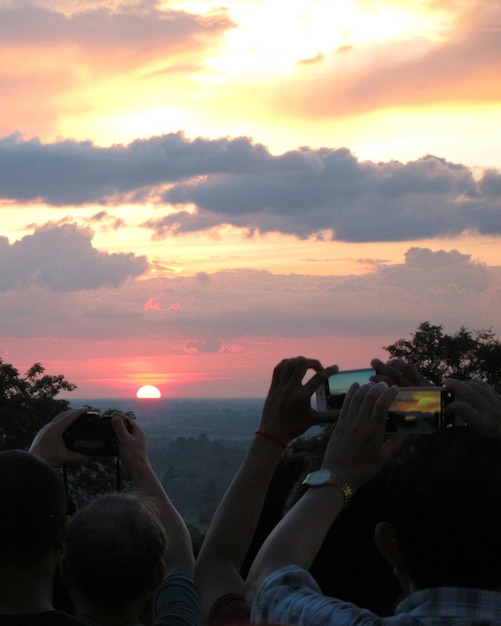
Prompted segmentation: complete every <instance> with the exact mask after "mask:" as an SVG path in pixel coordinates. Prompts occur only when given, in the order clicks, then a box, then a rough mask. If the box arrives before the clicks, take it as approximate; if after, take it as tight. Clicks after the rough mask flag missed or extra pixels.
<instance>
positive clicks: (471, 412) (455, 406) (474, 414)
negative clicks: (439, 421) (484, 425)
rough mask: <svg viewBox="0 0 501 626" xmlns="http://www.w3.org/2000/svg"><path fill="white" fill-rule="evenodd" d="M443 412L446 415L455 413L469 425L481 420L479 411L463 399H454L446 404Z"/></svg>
mask: <svg viewBox="0 0 501 626" xmlns="http://www.w3.org/2000/svg"><path fill="white" fill-rule="evenodd" d="M445 413H446V415H455V416H457V417H459V418H460V419H462V420H464V421H465V422H467V423H468V424H471V425H475V424H478V423H479V422H481V421H482V420H481V416H480V413H479V412H478V411H477V410H476V409H475V408H474V407H472V405H471V404H469V403H468V402H465V401H463V400H454V402H451V403H450V404H448V405H447V408H446V409H445Z"/></svg>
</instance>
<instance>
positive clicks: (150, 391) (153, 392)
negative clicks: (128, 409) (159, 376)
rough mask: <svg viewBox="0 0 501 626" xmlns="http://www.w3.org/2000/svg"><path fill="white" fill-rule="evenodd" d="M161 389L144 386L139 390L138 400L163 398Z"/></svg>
mask: <svg viewBox="0 0 501 626" xmlns="http://www.w3.org/2000/svg"><path fill="white" fill-rule="evenodd" d="M161 397H162V394H161V393H160V389H159V388H158V387H155V386H154V385H143V386H142V387H140V388H139V389H138V390H137V393H136V398H140V399H144V398H161Z"/></svg>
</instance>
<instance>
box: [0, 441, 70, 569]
mask: <svg viewBox="0 0 501 626" xmlns="http://www.w3.org/2000/svg"><path fill="white" fill-rule="evenodd" d="M0 476H1V479H0V536H1V537H2V542H1V547H0V571H4V572H5V571H8V570H9V568H12V567H16V568H21V569H22V568H33V567H36V566H37V565H38V564H39V563H40V562H41V561H42V560H44V559H45V558H46V557H47V556H51V558H53V559H54V563H55V564H56V563H57V559H58V555H59V551H60V549H61V548H62V545H63V543H64V537H65V535H66V528H67V516H66V491H65V488H64V484H63V481H62V480H61V477H60V476H59V474H58V473H57V472H56V470H54V468H52V467H51V466H50V465H48V464H47V463H45V462H44V461H42V460H41V459H39V458H37V457H36V456H34V455H32V454H30V453H28V452H24V451H22V450H7V451H3V452H0ZM54 567H55V565H54Z"/></svg>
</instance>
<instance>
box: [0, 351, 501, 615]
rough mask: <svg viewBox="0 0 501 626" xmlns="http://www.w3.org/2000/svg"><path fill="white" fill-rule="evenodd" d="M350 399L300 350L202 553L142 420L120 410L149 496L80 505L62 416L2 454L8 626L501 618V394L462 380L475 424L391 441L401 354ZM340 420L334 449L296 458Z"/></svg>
mask: <svg viewBox="0 0 501 626" xmlns="http://www.w3.org/2000/svg"><path fill="white" fill-rule="evenodd" d="M372 366H373V367H374V369H375V371H376V374H375V376H374V377H373V382H371V383H370V384H366V385H362V386H360V385H358V384H356V383H355V384H354V385H352V387H350V389H349V390H348V393H347V395H346V398H345V400H344V403H343V406H342V408H341V409H339V410H337V409H336V410H330V411H320V410H317V409H315V408H314V407H313V406H312V403H311V397H312V395H313V394H314V393H315V391H316V390H317V389H318V388H319V387H320V385H322V384H323V383H324V381H326V380H327V379H328V378H329V376H331V375H333V374H335V373H336V372H337V367H336V366H332V367H326V368H324V367H323V366H322V365H321V364H320V363H319V362H318V361H316V360H314V359H307V358H304V357H297V358H292V359H285V360H283V361H282V362H280V363H279V364H278V365H277V366H276V368H275V369H274V372H273V376H272V381H271V386H270V389H269V392H268V395H267V398H266V401H265V403H264V407H263V411H262V414H261V418H260V422H259V425H258V426H257V430H256V432H255V434H254V436H253V438H252V441H251V443H250V446H249V448H248V451H247V453H246V456H245V458H244V460H243V462H242V464H241V466H240V468H239V470H238V471H237V473H236V475H235V476H234V478H233V481H232V482H231V484H230V486H229V487H228V489H227V491H226V493H225V495H224V497H223V499H222V501H221V502H220V504H219V507H218V508H217V511H216V513H215V514H214V517H213V519H212V521H211V524H210V526H209V528H208V530H207V533H206V535H205V538H204V541H203V543H202V546H201V548H200V551H199V553H198V555H197V558H196V559H195V556H194V553H193V547H192V542H191V538H190V534H189V532H188V530H187V527H186V524H185V522H184V520H183V519H182V517H181V516H180V514H179V513H178V511H177V510H176V508H175V506H174V505H173V503H172V502H171V500H170V499H169V497H168V495H167V493H166V492H165V490H164V488H163V486H162V484H161V482H160V480H159V479H158V477H157V476H156V474H155V472H154V471H153V469H152V466H151V464H150V460H149V457H148V450H147V440H146V435H145V433H144V432H143V430H142V429H141V427H140V426H139V425H138V424H137V423H136V422H133V423H132V425H131V424H130V423H129V422H128V419H127V416H126V415H123V414H120V413H115V414H114V415H113V417H112V419H111V425H112V428H113V431H114V434H115V436H116V438H117V440H118V449H119V456H120V463H121V465H122V467H123V470H124V472H125V473H126V474H127V476H128V478H129V479H130V481H132V483H133V485H134V492H133V493H129V492H127V493H123V492H120V493H118V492H113V493H109V494H104V495H102V496H99V497H97V498H95V499H94V500H93V501H92V502H90V503H89V504H88V505H86V506H83V507H81V508H79V509H78V510H77V511H76V512H74V513H72V514H71V515H68V502H67V494H66V490H65V487H64V483H63V481H62V478H61V475H60V471H59V469H58V468H61V467H63V466H65V465H66V464H68V463H85V462H86V461H87V456H85V455H83V454H81V453H78V452H75V451H73V450H71V449H70V448H69V447H68V446H67V445H66V442H65V438H64V433H65V432H67V430H68V428H69V427H70V426H71V425H72V424H73V423H74V422H75V421H76V420H77V419H78V418H79V417H80V416H81V415H82V414H83V413H85V409H81V410H80V409H78V410H69V411H66V412H64V413H61V414H60V415H58V416H57V417H56V418H55V419H53V420H52V421H51V422H49V423H48V424H46V426H44V427H43V428H42V429H41V430H40V431H39V432H38V433H37V434H36V436H35V438H34V440H33V442H32V445H31V447H30V449H29V451H20V450H10V451H5V452H1V453H0V477H1V478H0V536H1V548H0V626H2V625H9V626H14V625H16V626H34V625H36V626H38V625H39V626H42V625H44V626H45V625H46V626H50V625H61V626H65V625H70V624H73V625H77V624H80V625H82V624H84V625H87V626H99V625H109V626H118V625H128V626H137V625H140V624H154V625H157V626H159V625H169V626H199V625H200V626H201V625H203V626H205V625H206V624H207V625H211V626H219V625H221V626H222V625H228V626H230V625H235V626H237V625H242V626H243V625H247V624H251V623H255V624H265V623H272V624H284V625H290V626H310V625H318V626H324V625H329V626H351V625H353V626H355V625H357V626H358V625H364V626H369V625H374V626H376V625H377V626H386V625H387V626H391V625H393V624H395V625H409V626H410V625H412V626H418V625H419V624H430V625H438V624H447V625H449V626H466V625H471V626H480V625H482V626H485V625H488V624H489V625H491V624H501V533H500V528H501V506H500V502H501V396H500V395H499V394H498V393H496V391H495V390H494V389H492V388H491V387H489V386H488V385H486V384H484V383H481V382H478V381H457V380H447V381H445V382H444V385H445V386H446V388H447V389H449V390H450V391H452V392H453V394H454V401H453V402H452V403H451V404H450V405H448V407H447V410H448V411H450V412H451V413H454V414H455V415H456V416H458V418H459V419H460V420H461V423H462V425H463V426H461V427H457V428H448V429H446V430H442V431H437V432H436V433H434V434H432V435H426V436H421V437H419V436H418V437H412V438H409V437H407V438H406V437H399V436H388V435H387V434H386V433H385V424H386V420H387V416H388V411H389V407H390V406H391V403H392V401H393V400H394V398H395V396H396V394H397V392H398V389H399V387H403V386H416V385H418V386H420V385H424V384H426V381H425V380H424V379H423V377H422V376H421V375H420V374H419V372H417V371H416V370H415V369H414V368H412V367H411V366H410V365H408V364H406V363H403V362H401V361H389V362H388V363H383V362H381V361H379V360H374V361H373V363H372ZM326 422H333V423H335V425H334V427H333V430H332V435H331V436H330V439H329V441H328V444H327V447H326V449H325V451H324V453H323V455H322V456H319V457H317V456H314V455H306V454H302V455H287V454H286V452H287V448H288V444H289V442H290V441H292V440H293V439H295V438H296V437H298V436H300V435H302V434H303V433H304V432H306V431H307V430H308V429H309V428H310V427H311V426H314V425H318V424H323V423H326Z"/></svg>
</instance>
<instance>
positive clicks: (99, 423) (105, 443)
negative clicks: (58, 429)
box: [63, 411, 130, 456]
mask: <svg viewBox="0 0 501 626" xmlns="http://www.w3.org/2000/svg"><path fill="white" fill-rule="evenodd" d="M127 426H128V428H129V429H130V424H129V423H127ZM63 439H64V442H65V444H66V446H67V447H68V448H69V449H70V450H73V451H74V452H80V453H81V454H86V455H87V456H118V439H117V436H116V435H115V432H114V430H113V427H112V425H111V418H110V417H107V416H103V415H101V413H99V412H98V411H87V413H83V414H82V415H80V417H78V418H77V419H76V420H75V421H74V422H73V424H71V426H69V427H68V428H67V429H66V430H65V432H64V433H63Z"/></svg>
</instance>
